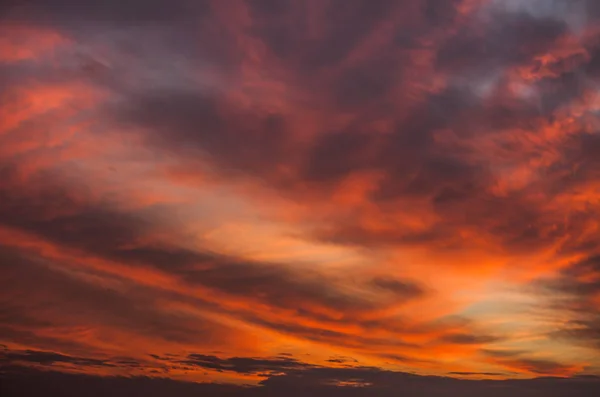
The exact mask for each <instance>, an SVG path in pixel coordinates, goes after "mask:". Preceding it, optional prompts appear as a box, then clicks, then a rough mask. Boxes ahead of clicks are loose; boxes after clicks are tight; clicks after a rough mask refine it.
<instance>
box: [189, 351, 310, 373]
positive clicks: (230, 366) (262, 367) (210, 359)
mask: <svg viewBox="0 0 600 397" xmlns="http://www.w3.org/2000/svg"><path fill="white" fill-rule="evenodd" d="M178 362H179V363H181V364H185V365H189V366H193V367H202V368H209V369H214V370H217V371H232V372H238V373H242V374H271V373H275V374H278V373H284V372H288V371H297V370H301V369H307V368H312V367H314V365H310V364H307V363H303V362H300V361H298V360H296V359H294V358H292V357H272V358H251V357H231V358H227V359H222V358H219V357H216V356H207V355H204V354H195V353H194V354H189V355H188V356H187V358H186V359H185V360H181V361H178Z"/></svg>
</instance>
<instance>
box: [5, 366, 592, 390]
mask: <svg viewBox="0 0 600 397" xmlns="http://www.w3.org/2000/svg"><path fill="white" fill-rule="evenodd" d="M2 377H3V379H2V380H3V382H2V390H3V394H4V395H6V396H23V395H27V396H32V397H36V396H47V395H56V396H64V397H70V396H77V395H80V394H81V393H85V394H86V395H89V396H92V397H94V396H96V395H98V396H101V395H102V396H103V395H106V394H110V395H113V396H121V395H122V396H126V395H132V394H135V395H140V394H143V395H147V396H156V397H162V396H170V395H178V396H192V395H203V396H209V397H211V396H229V395H231V396H241V397H246V396H248V397H250V396H252V397H254V396H255V397H262V396H265V397H266V396H275V395H281V394H282V393H284V394H285V395H289V396H304V395H307V394H309V395H312V396H326V395H327V396H370V395H374V394H375V395H378V396H394V395H397V394H398V392H399V391H401V392H402V393H403V395H405V396H407V397H413V396H414V397H416V396H421V395H427V396H432V397H446V396H448V397H449V396H455V395H462V396H467V397H470V396H473V397H475V396H478V395H481V394H482V393H485V394H486V395H489V396H492V397H496V396H497V397H501V396H505V395H507V394H510V395H511V396H515V397H530V396H542V395H543V396H549V397H562V396H565V395H569V396H574V397H592V396H595V395H596V393H597V392H598V390H599V387H600V380H599V379H598V378H597V377H576V378H572V379H561V378H539V379H530V380H485V381H469V380H457V379H452V378H444V377H432V376H418V375H412V374H406V373H401V372H389V371H381V370H378V369H375V368H355V369H326V368H324V369H320V368H319V369H310V370H301V371H298V372H296V373H293V374H288V375H279V376H272V377H270V378H268V379H267V380H265V381H263V382H262V385H261V386H256V387H243V386H234V385H220V384H211V383H189V382H183V381H174V380H170V379H164V378H149V377H129V378H125V377H97V376H92V375H81V374H65V373H57V372H46V371H44V372H41V371H36V370H32V369H26V368H22V367H10V368H8V369H5V370H4V371H3V374H2ZM344 385H346V386H344Z"/></svg>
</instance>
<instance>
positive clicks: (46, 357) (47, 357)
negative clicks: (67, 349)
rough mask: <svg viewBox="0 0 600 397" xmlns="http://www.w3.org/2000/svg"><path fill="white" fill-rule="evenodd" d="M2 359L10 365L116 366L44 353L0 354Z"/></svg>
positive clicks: (102, 361)
mask: <svg viewBox="0 0 600 397" xmlns="http://www.w3.org/2000/svg"><path fill="white" fill-rule="evenodd" d="M0 358H1V359H2V360H5V361H7V362H9V363H12V362H27V363H33V364H41V365H52V364H55V363H67V364H73V365H77V366H81V367H90V366H91V367H96V366H103V367H113V366H114V365H113V364H111V363H109V362H108V361H107V360H98V359H94V358H83V357H72V356H66V355H64V354H59V353H53V352H43V351H33V350H25V351H8V352H4V353H0Z"/></svg>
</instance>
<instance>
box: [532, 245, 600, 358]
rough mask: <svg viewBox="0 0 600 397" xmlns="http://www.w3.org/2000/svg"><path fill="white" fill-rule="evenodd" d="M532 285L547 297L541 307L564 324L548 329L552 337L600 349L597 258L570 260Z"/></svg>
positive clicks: (598, 263)
mask: <svg viewBox="0 0 600 397" xmlns="http://www.w3.org/2000/svg"><path fill="white" fill-rule="evenodd" d="M533 287H534V288H535V290H536V292H537V293H538V294H540V295H541V296H543V297H544V298H546V299H545V300H544V304H543V305H542V306H545V307H544V309H546V310H548V309H550V310H552V311H556V312H558V313H559V314H560V315H561V316H562V317H563V318H564V321H565V325H564V327H561V328H560V329H556V330H554V331H552V332H550V334H549V335H550V336H551V337H552V338H557V339H564V340H568V341H572V342H574V343H576V344H581V345H584V346H589V347H591V348H592V349H594V350H598V349H600V334H599V333H598V329H599V328H598V325H600V310H599V309H598V305H597V301H598V297H600V257H598V256H592V257H588V258H586V259H583V260H581V261H577V262H574V263H571V264H570V265H568V266H567V267H565V268H563V269H562V270H561V271H560V272H559V273H558V274H557V275H556V276H554V277H546V278H543V279H539V280H536V281H534V282H533Z"/></svg>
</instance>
